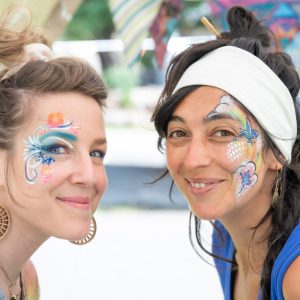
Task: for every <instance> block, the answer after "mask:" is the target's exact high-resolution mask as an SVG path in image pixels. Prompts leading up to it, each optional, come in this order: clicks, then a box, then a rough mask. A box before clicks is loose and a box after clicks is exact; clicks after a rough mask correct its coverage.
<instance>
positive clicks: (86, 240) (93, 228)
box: [70, 217, 97, 245]
mask: <svg viewBox="0 0 300 300" xmlns="http://www.w3.org/2000/svg"><path fill="white" fill-rule="evenodd" d="M96 231H97V223H96V220H95V218H94V217H92V220H91V224H90V231H89V232H88V234H87V235H86V237H85V238H83V239H81V240H78V241H70V242H71V243H72V244H75V245H85V244H87V243H89V242H90V241H91V240H93V238H94V237H95V235H96Z"/></svg>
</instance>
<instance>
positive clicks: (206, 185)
mask: <svg viewBox="0 0 300 300" xmlns="http://www.w3.org/2000/svg"><path fill="white" fill-rule="evenodd" d="M185 180H186V182H187V184H188V186H189V188H190V190H191V192H192V193H193V194H204V193H206V192H209V191H211V190H212V189H214V188H215V187H217V186H218V185H219V184H220V183H222V182H223V181H224V180H220V179H193V180H189V179H185Z"/></svg>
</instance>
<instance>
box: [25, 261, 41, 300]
mask: <svg viewBox="0 0 300 300" xmlns="http://www.w3.org/2000/svg"><path fill="white" fill-rule="evenodd" d="M21 274H22V275H21V276H22V287H23V288H22V292H23V293H24V299H25V300H38V299H39V297H40V290H39V282H38V277H37V274H36V270H35V267H34V265H33V264H32V262H31V261H30V260H29V261H28V262H27V263H26V264H25V265H24V267H23V269H22V273H21Z"/></svg>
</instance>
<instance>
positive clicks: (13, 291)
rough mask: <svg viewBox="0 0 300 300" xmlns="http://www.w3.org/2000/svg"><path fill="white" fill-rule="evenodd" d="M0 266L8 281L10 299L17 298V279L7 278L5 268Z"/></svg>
mask: <svg viewBox="0 0 300 300" xmlns="http://www.w3.org/2000/svg"><path fill="white" fill-rule="evenodd" d="M0 268H1V270H2V271H3V273H4V275H5V277H6V279H7V280H8V281H9V289H8V290H9V297H10V300H17V299H18V297H19V296H20V293H21V287H20V286H19V285H17V280H16V281H15V282H13V281H12V280H11V279H10V278H9V276H8V274H7V272H6V270H5V269H4V268H3V267H2V266H0Z"/></svg>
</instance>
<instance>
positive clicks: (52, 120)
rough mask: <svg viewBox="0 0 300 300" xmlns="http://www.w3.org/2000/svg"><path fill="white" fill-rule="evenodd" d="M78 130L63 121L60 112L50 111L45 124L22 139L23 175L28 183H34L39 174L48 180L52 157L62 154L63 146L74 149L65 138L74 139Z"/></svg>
mask: <svg viewBox="0 0 300 300" xmlns="http://www.w3.org/2000/svg"><path fill="white" fill-rule="evenodd" d="M78 130H79V127H75V126H72V122H68V121H65V119H64V116H63V115H62V114H61V113H51V114H50V115H49V116H48V120H47V124H46V125H45V126H41V127H39V128H37V129H36V131H35V134H34V135H32V136H29V137H28V139H27V140H26V141H24V143H25V149H24V160H25V177H26V181H27V182H28V183H30V184H34V183H36V181H37V180H38V178H39V176H40V177H41V179H42V180H43V182H48V181H49V179H50V178H51V176H52V170H51V165H52V164H53V163H54V162H55V158H54V157H57V156H58V155H62V154H64V153H61V151H59V150H61V148H63V147H68V148H70V149H74V147H73V146H72V144H71V143H70V142H68V141H67V140H69V141H76V140H77V137H76V136H75V134H77V133H78ZM66 131H69V132H66ZM70 132H71V133H70Z"/></svg>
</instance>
